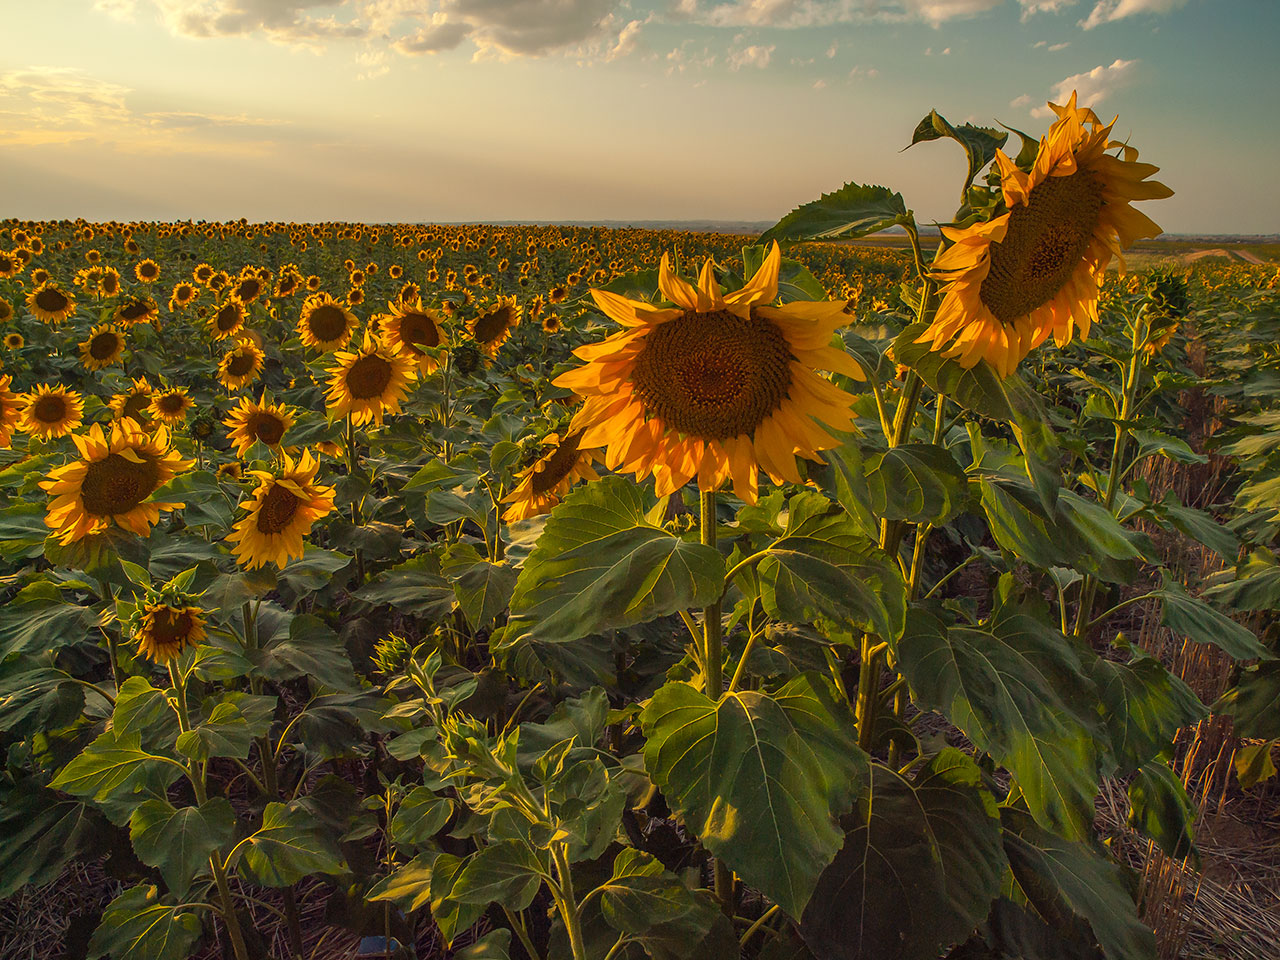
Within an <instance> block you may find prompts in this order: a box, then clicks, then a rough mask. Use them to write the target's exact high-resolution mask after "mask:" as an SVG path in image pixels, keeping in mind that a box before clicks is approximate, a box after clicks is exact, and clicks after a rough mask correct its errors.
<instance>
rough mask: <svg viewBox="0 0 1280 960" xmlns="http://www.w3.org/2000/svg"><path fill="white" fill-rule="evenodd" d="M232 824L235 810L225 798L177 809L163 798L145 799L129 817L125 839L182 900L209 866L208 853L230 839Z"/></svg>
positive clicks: (233, 830)
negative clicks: (194, 881) (155, 868)
mask: <svg viewBox="0 0 1280 960" xmlns="http://www.w3.org/2000/svg"><path fill="white" fill-rule="evenodd" d="M235 826H236V815H235V811H234V810H232V809H231V804H230V803H228V802H227V800H226V798H225V797H211V798H210V799H209V800H207V801H205V802H204V803H202V804H201V805H200V806H198V807H182V808H181V809H176V808H175V807H174V806H173V805H172V804H171V803H169V801H167V800H147V801H145V802H143V803H142V804H141V805H140V806H139V807H138V809H136V810H134V811H133V816H132V817H130V818H129V839H130V840H131V841H132V842H133V849H134V852H135V853H137V855H138V859H139V860H141V861H142V862H143V863H145V864H147V865H148V866H152V867H158V868H159V869H160V873H161V875H162V876H163V877H164V882H165V883H166V884H168V885H169V889H170V891H172V892H173V894H174V895H175V896H177V897H178V898H179V899H182V898H183V897H185V896H186V895H187V891H188V890H189V889H190V888H191V882H192V881H193V880H194V879H195V878H196V877H197V876H198V875H199V874H200V873H201V872H202V871H204V870H207V869H208V868H209V855H210V854H212V853H213V852H214V851H215V850H217V849H218V848H220V847H222V846H223V845H225V844H227V843H229V842H230V840H231V838H232V834H233V833H234V832H235Z"/></svg>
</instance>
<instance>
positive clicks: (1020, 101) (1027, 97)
mask: <svg viewBox="0 0 1280 960" xmlns="http://www.w3.org/2000/svg"><path fill="white" fill-rule="evenodd" d="M1030 105H1031V94H1029V93H1024V94H1023V95H1022V96H1020V97H1014V98H1013V99H1012V100H1010V101H1009V106H1011V107H1013V109H1015V110H1020V109H1022V108H1023V107H1029V106H1030Z"/></svg>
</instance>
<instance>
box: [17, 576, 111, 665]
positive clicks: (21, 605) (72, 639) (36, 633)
mask: <svg viewBox="0 0 1280 960" xmlns="http://www.w3.org/2000/svg"><path fill="white" fill-rule="evenodd" d="M97 622H98V621H97V617H96V616H95V615H94V612H93V610H92V609H91V608H89V607H82V606H79V605H77V604H74V603H67V602H66V601H65V600H63V599H62V591H61V590H59V589H58V587H57V586H56V585H54V584H52V583H49V582H48V581H47V580H37V581H36V582H35V583H32V584H29V585H27V586H25V587H23V588H22V589H21V590H19V591H18V594H17V596H15V597H14V598H13V599H12V600H10V601H9V602H7V603H6V604H4V606H3V607H0V660H7V659H8V658H9V657H11V656H13V655H14V654H15V653H43V652H44V651H46V650H58V649H60V648H62V647H68V646H71V645H73V644H77V643H82V642H83V641H84V640H86V639H88V637H89V635H90V631H91V630H93V629H94V627H95V625H96V624H97Z"/></svg>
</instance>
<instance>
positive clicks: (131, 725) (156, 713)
mask: <svg viewBox="0 0 1280 960" xmlns="http://www.w3.org/2000/svg"><path fill="white" fill-rule="evenodd" d="M175 719H176V718H175V714H174V711H173V708H172V707H171V706H170V705H169V698H168V696H166V694H165V692H164V691H163V690H157V689H156V688H155V687H153V686H152V685H151V683H150V682H149V681H148V680H147V678H146V677H129V679H127V680H125V682H124V683H122V684H121V685H120V692H119V693H118V694H116V705H115V709H114V710H113V711H112V713H111V729H112V730H114V731H115V734H116V736H117V737H124V736H128V735H130V734H138V735H142V734H144V733H147V732H148V731H149V730H150V729H151V728H152V727H153V726H156V725H157V724H158V723H159V722H160V721H162V720H163V721H165V726H166V727H172V726H174V721H175Z"/></svg>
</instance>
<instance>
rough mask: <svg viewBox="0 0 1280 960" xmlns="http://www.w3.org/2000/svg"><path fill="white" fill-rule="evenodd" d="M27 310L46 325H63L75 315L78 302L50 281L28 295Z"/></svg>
mask: <svg viewBox="0 0 1280 960" xmlns="http://www.w3.org/2000/svg"><path fill="white" fill-rule="evenodd" d="M27 309H28V310H30V311H31V313H32V314H33V315H34V316H35V317H36V318H37V319H39V320H43V321H44V322H45V323H61V322H62V321H63V320H65V319H67V317H69V316H71V314H73V313H75V311H76V300H75V297H73V296H71V294H69V293H67V292H66V291H65V290H63V289H62V288H61V287H59V286H58V285H57V284H56V283H54V282H53V281H52V280H49V281H46V282H45V283H42V284H40V285H39V286H38V287H35V288H34V289H33V290H32V291H31V292H30V293H28V294H27Z"/></svg>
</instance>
